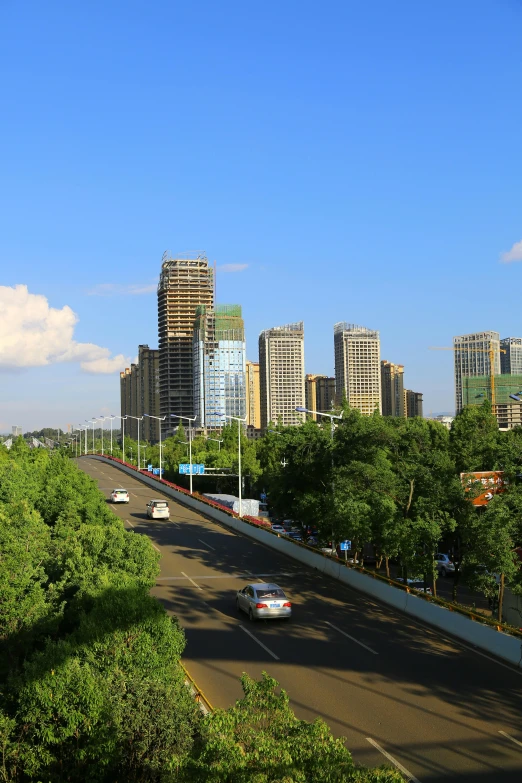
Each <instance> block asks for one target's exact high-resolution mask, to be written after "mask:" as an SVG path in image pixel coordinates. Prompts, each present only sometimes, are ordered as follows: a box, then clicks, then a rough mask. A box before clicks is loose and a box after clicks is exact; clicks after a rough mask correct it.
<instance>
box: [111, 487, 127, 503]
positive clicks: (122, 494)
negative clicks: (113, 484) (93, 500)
mask: <svg viewBox="0 0 522 783" xmlns="http://www.w3.org/2000/svg"><path fill="white" fill-rule="evenodd" d="M129 500H130V498H129V493H128V492H127V490H126V489H113V490H112V492H111V503H128V502H129Z"/></svg>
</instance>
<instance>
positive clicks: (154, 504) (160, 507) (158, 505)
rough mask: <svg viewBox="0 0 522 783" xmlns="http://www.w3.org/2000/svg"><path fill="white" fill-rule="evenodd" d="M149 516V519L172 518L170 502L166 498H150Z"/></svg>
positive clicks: (148, 504) (148, 505)
mask: <svg viewBox="0 0 522 783" xmlns="http://www.w3.org/2000/svg"><path fill="white" fill-rule="evenodd" d="M147 516H148V518H149V519H170V509H169V504H168V503H167V501H166V500H149V502H148V503H147Z"/></svg>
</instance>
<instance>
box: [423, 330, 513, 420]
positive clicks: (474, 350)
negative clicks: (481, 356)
mask: <svg viewBox="0 0 522 783" xmlns="http://www.w3.org/2000/svg"><path fill="white" fill-rule="evenodd" d="M463 350H466V344H465V343H464V344H461V345H443V346H430V351H453V352H455V351H463ZM469 351H470V352H471V353H487V354H488V355H489V388H490V392H491V405H492V406H493V405H495V368H494V364H493V363H494V361H495V354H496V353H506V349H505V348H473V347H472V346H470V347H469Z"/></svg>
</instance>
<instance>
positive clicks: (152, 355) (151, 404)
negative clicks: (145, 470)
mask: <svg viewBox="0 0 522 783" xmlns="http://www.w3.org/2000/svg"><path fill="white" fill-rule="evenodd" d="M138 368H139V391H138V395H139V398H138V410H139V413H138V414H137V415H138V416H143V415H144V414H145V413H148V414H149V416H159V415H160V410H159V350H158V349H157V348H149V346H148V345H140V346H138ZM140 436H141V437H142V438H143V440H146V441H148V442H149V443H154V442H155V441H157V440H159V425H158V422H157V421H156V419H152V418H148V417H147V416H144V418H143V421H142V422H140Z"/></svg>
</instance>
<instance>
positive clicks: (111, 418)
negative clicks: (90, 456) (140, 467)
mask: <svg viewBox="0 0 522 783" xmlns="http://www.w3.org/2000/svg"><path fill="white" fill-rule="evenodd" d="M107 418H108V419H110V420H111V457H112V422H113V421H114V419H115V418H116V416H114V414H112V413H111V415H110V416H108V417H107Z"/></svg>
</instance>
